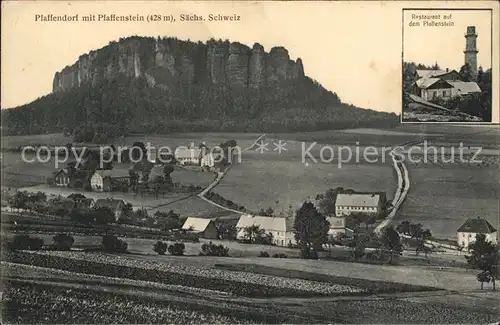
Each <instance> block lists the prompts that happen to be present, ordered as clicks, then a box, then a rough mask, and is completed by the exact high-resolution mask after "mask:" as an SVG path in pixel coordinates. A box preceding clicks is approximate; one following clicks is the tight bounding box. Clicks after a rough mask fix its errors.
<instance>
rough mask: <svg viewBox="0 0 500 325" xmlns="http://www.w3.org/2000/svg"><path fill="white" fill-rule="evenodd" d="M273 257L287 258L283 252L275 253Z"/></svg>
mask: <svg viewBox="0 0 500 325" xmlns="http://www.w3.org/2000/svg"><path fill="white" fill-rule="evenodd" d="M273 257H274V258H287V257H288V256H287V255H286V254H284V253H276V254H273Z"/></svg>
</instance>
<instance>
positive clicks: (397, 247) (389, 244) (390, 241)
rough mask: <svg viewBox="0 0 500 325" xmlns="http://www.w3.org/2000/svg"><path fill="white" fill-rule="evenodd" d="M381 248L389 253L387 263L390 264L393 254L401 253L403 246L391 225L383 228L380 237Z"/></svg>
mask: <svg viewBox="0 0 500 325" xmlns="http://www.w3.org/2000/svg"><path fill="white" fill-rule="evenodd" d="M381 246H382V249H383V250H385V251H386V252H388V253H389V263H390V264H392V262H393V258H394V256H399V255H401V253H402V251H403V247H402V245H401V239H400V238H399V234H398V232H397V231H396V230H394V228H393V227H392V226H390V227H387V228H384V230H383V232H382V237H381Z"/></svg>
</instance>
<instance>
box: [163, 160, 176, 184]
mask: <svg viewBox="0 0 500 325" xmlns="http://www.w3.org/2000/svg"><path fill="white" fill-rule="evenodd" d="M173 172H174V166H172V165H165V166H164V167H163V174H164V182H165V183H166V184H168V185H170V186H174V183H173V181H172V173H173Z"/></svg>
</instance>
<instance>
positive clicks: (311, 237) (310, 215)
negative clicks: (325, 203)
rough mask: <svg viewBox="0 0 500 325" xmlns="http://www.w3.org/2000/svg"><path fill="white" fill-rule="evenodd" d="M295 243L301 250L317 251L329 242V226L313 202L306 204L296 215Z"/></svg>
mask: <svg viewBox="0 0 500 325" xmlns="http://www.w3.org/2000/svg"><path fill="white" fill-rule="evenodd" d="M293 229H294V235H295V241H296V242H297V244H298V246H299V247H300V248H301V249H303V248H304V249H307V251H310V250H311V249H312V250H314V251H316V250H318V249H321V247H322V246H323V244H325V243H326V242H327V240H328V230H329V225H328V221H327V220H326V218H325V216H324V215H322V214H320V213H319V212H318V210H317V209H316V207H315V206H314V204H313V203H312V202H307V201H306V202H304V203H303V204H302V206H301V207H300V209H299V210H297V213H296V215H295V220H294V224H293Z"/></svg>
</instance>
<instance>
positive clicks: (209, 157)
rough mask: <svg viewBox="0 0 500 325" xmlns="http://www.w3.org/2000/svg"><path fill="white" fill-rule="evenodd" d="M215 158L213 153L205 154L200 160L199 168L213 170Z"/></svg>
mask: <svg viewBox="0 0 500 325" xmlns="http://www.w3.org/2000/svg"><path fill="white" fill-rule="evenodd" d="M217 158H218V157H216V156H215V155H214V154H213V153H207V154H206V155H204V156H203V157H202V158H201V167H206V168H209V169H212V168H214V166H215V162H216V160H217Z"/></svg>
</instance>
